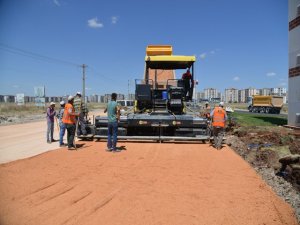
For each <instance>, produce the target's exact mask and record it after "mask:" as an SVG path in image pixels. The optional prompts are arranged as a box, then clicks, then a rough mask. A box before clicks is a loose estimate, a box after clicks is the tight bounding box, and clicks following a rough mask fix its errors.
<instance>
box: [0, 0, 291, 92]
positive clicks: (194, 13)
mask: <svg viewBox="0 0 300 225" xmlns="http://www.w3.org/2000/svg"><path fill="white" fill-rule="evenodd" d="M150 44H167V45H172V46H173V54H175V55H195V56H196V58H197V61H196V63H195V78H196V79H197V80H198V81H199V84H198V86H197V91H202V90H203V89H204V88H216V89H218V90H220V91H221V92H224V89H225V88H237V89H244V88H248V87H255V88H271V87H286V88H287V83H288V82H287V78H288V75H287V74H288V1H286V0H251V1H246V0H151V1H146V0H0V94H12V95H14V94H16V93H25V95H29V96H33V95H34V87H35V86H45V87H46V95H47V96H63V95H66V94H73V93H76V92H77V91H82V67H81V65H82V64H86V65H87V68H86V95H92V94H106V93H112V92H117V93H123V94H127V93H128V90H129V92H130V93H134V80H135V79H142V78H143V72H144V66H145V62H144V58H145V49H146V47H147V45H150ZM179 72H180V73H177V74H176V76H177V78H180V77H181V71H179ZM128 84H129V85H128Z"/></svg>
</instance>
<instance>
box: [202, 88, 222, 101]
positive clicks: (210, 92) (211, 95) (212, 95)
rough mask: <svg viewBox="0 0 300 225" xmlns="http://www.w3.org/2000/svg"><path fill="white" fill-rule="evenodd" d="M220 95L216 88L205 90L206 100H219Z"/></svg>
mask: <svg viewBox="0 0 300 225" xmlns="http://www.w3.org/2000/svg"><path fill="white" fill-rule="evenodd" d="M219 97H220V94H219V91H218V90H217V89H215V88H206V89H204V98H205V99H212V98H219Z"/></svg>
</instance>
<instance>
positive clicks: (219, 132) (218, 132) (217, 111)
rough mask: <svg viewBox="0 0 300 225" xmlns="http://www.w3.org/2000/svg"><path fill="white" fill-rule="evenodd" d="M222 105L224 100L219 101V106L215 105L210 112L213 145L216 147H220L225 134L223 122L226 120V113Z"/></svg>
mask: <svg viewBox="0 0 300 225" xmlns="http://www.w3.org/2000/svg"><path fill="white" fill-rule="evenodd" d="M223 107H224V102H220V104H219V106H217V107H215V108H214V110H213V111H212V112H211V113H210V117H211V119H212V126H213V136H214V146H215V148H216V149H221V147H222V141H223V137H224V135H225V122H226V120H227V114H226V111H225V110H224V109H223Z"/></svg>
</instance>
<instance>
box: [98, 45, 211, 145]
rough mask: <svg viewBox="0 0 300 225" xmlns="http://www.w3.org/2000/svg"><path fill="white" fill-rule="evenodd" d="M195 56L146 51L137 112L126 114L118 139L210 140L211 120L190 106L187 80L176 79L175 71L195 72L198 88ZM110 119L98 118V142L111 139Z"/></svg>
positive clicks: (163, 48) (166, 48)
mask: <svg viewBox="0 0 300 225" xmlns="http://www.w3.org/2000/svg"><path fill="white" fill-rule="evenodd" d="M195 61H196V57H195V56H183V55H173V48H172V46H170V45H149V46H147V48H146V56H145V70H144V77H143V78H142V79H136V80H135V102H134V109H133V111H132V112H129V113H128V114H127V115H122V116H121V118H120V122H119V128H118V139H137V140H153V141H160V142H162V141H176V140H184V141H189V140H196V141H197V140H201V141H202V142H205V140H208V139H209V135H210V134H209V128H208V121H207V119H206V118H202V117H200V116H198V114H199V113H198V112H193V110H190V109H189V108H188V107H187V104H186V101H187V100H192V98H191V97H192V96H193V93H192V91H190V93H189V99H187V98H186V96H184V93H185V90H184V88H185V87H184V81H183V80H182V79H176V75H175V71H176V70H183V69H189V70H190V71H191V76H192V78H191V86H192V87H191V90H193V85H194V82H193V81H194V62H195ZM107 123H108V122H107V117H104V116H97V117H95V126H96V134H95V136H94V137H95V138H96V139H106V138H107Z"/></svg>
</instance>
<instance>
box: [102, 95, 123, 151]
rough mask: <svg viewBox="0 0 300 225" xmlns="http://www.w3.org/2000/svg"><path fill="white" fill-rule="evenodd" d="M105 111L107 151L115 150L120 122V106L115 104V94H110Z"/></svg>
mask: <svg viewBox="0 0 300 225" xmlns="http://www.w3.org/2000/svg"><path fill="white" fill-rule="evenodd" d="M106 112H107V118H108V135H107V149H106V150H107V151H110V152H111V151H113V152H116V151H117V139H118V136H117V135H118V123H119V122H120V108H119V106H118V104H117V94H116V93H112V94H111V101H109V102H108V104H107V107H106V108H105V110H104V113H106Z"/></svg>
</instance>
